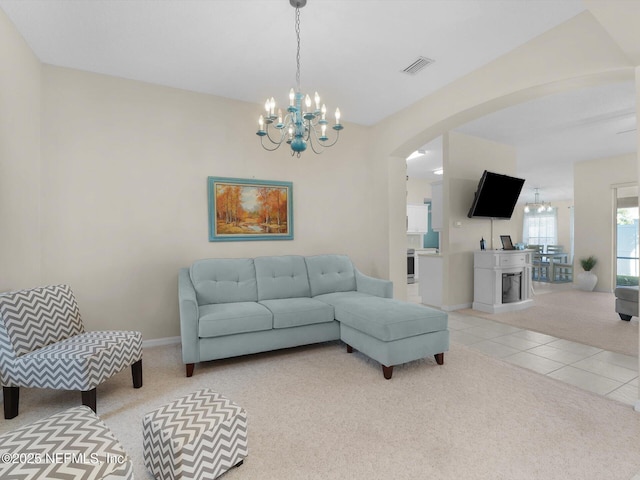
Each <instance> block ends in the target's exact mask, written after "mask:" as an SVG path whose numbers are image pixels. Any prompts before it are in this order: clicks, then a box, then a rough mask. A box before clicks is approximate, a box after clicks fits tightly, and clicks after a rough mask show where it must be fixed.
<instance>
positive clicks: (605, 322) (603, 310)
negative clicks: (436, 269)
mask: <svg viewBox="0 0 640 480" xmlns="http://www.w3.org/2000/svg"><path fill="white" fill-rule="evenodd" d="M460 313H464V314H466V315H474V316H476V317H482V318H487V319H490V320H494V321H496V322H501V323H506V324H509V325H513V326H515V327H520V328H525V329H528V330H533V331H535V332H540V333H546V334H548V335H553V336H554V337H558V338H563V339H565V340H572V341H574V342H578V343H584V344H586V345H591V346H594V347H598V348H602V349H605V350H610V351H612V352H618V353H624V354H626V355H633V356H636V357H637V356H638V321H637V320H638V319H637V318H635V317H634V319H633V320H632V321H630V322H625V321H622V320H620V317H619V316H618V314H617V313H616V311H615V296H614V294H613V293H602V292H584V291H582V290H576V289H571V290H564V291H559V292H553V293H545V294H543V295H536V296H535V297H534V305H533V306H532V307H530V308H527V309H526V310H520V311H518V312H505V313H496V314H491V313H484V312H479V311H477V310H472V309H465V310H460Z"/></svg>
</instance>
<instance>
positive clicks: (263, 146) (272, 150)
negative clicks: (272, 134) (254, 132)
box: [260, 137, 282, 152]
mask: <svg viewBox="0 0 640 480" xmlns="http://www.w3.org/2000/svg"><path fill="white" fill-rule="evenodd" d="M263 139H264V137H260V145H262V148H264V149H265V150H267V151H268V152H275V151H276V150H277V149H279V148H280V145H282V142H280V143H276V142H274V141H272V142H271V143H273V144H274V145H275V147H274V148H269V147H267V146H265V144H264V140H263Z"/></svg>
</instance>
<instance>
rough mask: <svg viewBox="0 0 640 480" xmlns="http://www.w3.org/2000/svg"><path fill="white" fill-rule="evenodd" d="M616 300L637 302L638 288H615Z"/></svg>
mask: <svg viewBox="0 0 640 480" xmlns="http://www.w3.org/2000/svg"><path fill="white" fill-rule="evenodd" d="M615 293H616V298H619V299H621V300H627V301H629V302H637V301H638V287H637V286H635V287H634V286H630V287H616V290H615Z"/></svg>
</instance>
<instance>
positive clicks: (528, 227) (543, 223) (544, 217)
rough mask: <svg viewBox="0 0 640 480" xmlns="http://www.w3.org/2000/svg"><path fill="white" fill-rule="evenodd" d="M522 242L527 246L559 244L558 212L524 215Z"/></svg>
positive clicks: (555, 210) (553, 210) (554, 209)
mask: <svg viewBox="0 0 640 480" xmlns="http://www.w3.org/2000/svg"><path fill="white" fill-rule="evenodd" d="M522 240H523V242H524V244H525V245H557V244H558V211H557V209H556V208H553V209H551V211H550V212H547V211H544V212H529V213H525V214H524V221H523V225H522Z"/></svg>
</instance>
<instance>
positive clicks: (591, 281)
mask: <svg viewBox="0 0 640 480" xmlns="http://www.w3.org/2000/svg"><path fill="white" fill-rule="evenodd" d="M596 263H598V261H597V260H596V257H594V256H593V255H590V256H588V257H587V258H581V259H580V266H582V269H583V270H584V272H581V273H579V274H578V276H577V277H576V280H577V282H578V288H579V289H580V290H584V291H586V292H592V291H593V289H594V288H595V287H596V283H598V277H597V276H596V274H595V273H593V272H592V271H591V270H592V269H593V267H595V266H596Z"/></svg>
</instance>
